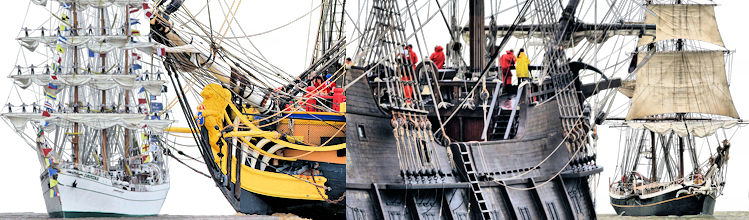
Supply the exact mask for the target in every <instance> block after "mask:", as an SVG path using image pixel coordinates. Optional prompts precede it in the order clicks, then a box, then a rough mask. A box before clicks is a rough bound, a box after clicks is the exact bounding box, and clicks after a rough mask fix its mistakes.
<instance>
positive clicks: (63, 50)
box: [57, 44, 65, 53]
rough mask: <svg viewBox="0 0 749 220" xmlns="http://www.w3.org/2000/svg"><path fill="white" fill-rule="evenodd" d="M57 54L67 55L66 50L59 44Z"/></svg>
mask: <svg viewBox="0 0 749 220" xmlns="http://www.w3.org/2000/svg"><path fill="white" fill-rule="evenodd" d="M57 52H60V53H65V48H62V46H60V45H59V44H58V45H57Z"/></svg>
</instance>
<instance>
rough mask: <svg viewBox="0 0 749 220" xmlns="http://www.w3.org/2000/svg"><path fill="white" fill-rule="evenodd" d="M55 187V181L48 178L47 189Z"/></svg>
mask: <svg viewBox="0 0 749 220" xmlns="http://www.w3.org/2000/svg"><path fill="white" fill-rule="evenodd" d="M55 186H57V180H56V179H52V178H49V188H52V187H55Z"/></svg>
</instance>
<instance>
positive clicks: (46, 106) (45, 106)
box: [43, 101, 54, 127]
mask: <svg viewBox="0 0 749 220" xmlns="http://www.w3.org/2000/svg"><path fill="white" fill-rule="evenodd" d="M44 108H45V109H46V110H47V111H48V112H52V110H53V109H54V107H53V106H52V103H49V101H45V102H44ZM43 125H44V127H46V126H47V125H49V123H48V122H46V121H45V122H44V124H43Z"/></svg>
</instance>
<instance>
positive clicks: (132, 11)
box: [130, 7, 140, 14]
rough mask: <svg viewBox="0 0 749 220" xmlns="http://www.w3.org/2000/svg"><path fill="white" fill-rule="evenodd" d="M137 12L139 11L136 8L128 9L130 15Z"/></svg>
mask: <svg viewBox="0 0 749 220" xmlns="http://www.w3.org/2000/svg"><path fill="white" fill-rule="evenodd" d="M138 10H140V9H139V8H136V7H131V8H130V13H131V14H132V13H135V12H138Z"/></svg>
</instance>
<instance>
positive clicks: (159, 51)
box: [156, 47, 166, 56]
mask: <svg viewBox="0 0 749 220" xmlns="http://www.w3.org/2000/svg"><path fill="white" fill-rule="evenodd" d="M156 55H158V56H166V48H163V47H160V48H156Z"/></svg>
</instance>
